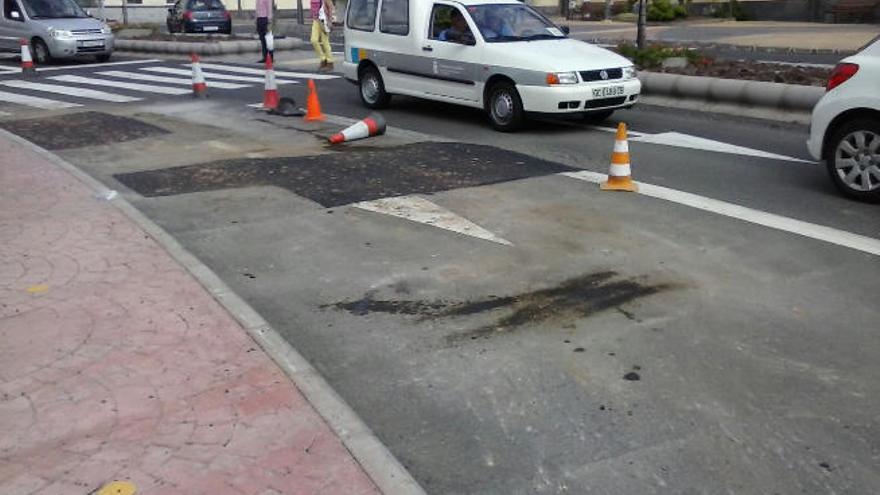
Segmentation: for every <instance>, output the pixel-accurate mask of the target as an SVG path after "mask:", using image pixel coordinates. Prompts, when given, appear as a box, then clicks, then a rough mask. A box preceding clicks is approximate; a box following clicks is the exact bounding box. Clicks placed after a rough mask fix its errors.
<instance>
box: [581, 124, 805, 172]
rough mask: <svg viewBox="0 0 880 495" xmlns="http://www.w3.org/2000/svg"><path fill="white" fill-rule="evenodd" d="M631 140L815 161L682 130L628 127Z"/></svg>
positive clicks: (615, 129)
mask: <svg viewBox="0 0 880 495" xmlns="http://www.w3.org/2000/svg"><path fill="white" fill-rule="evenodd" d="M591 127H592V128H593V129H596V130H597V131H602V132H610V133H616V132H617V128H612V127H602V126H591ZM627 134H629V140H630V141H633V142H637V143H649V144H661V145H663V146H674V147H676V148H687V149H692V150H701V151H714V152H716V153H727V154H731V155H743V156H754V157H758V158H769V159H772V160H782V161H788V162H798V163H810V164H812V163H815V162H812V161H809V160H802V159H800V158H795V157H793V156H786V155H778V154H776V153H770V152H768V151H761V150H756V149H754V148H746V147H745V146H737V145H735V144H730V143H725V142H723V141H715V140H714V139H707V138H702V137H699V136H692V135H690V134H682V133H680V132H662V133H660V134H646V133H644V132H636V131H632V130H629V129H627Z"/></svg>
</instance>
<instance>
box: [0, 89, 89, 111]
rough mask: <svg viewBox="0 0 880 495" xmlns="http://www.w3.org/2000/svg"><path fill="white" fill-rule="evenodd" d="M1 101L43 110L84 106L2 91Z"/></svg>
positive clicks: (0, 94) (0, 93) (0, 92)
mask: <svg viewBox="0 0 880 495" xmlns="http://www.w3.org/2000/svg"><path fill="white" fill-rule="evenodd" d="M0 101H3V102H6V103H15V104H16V105H24V106H27V107H34V108H42V109H43V110H60V109H62V108H75V107H81V106H82V105H80V104H77V103H67V102H64V101H56V100H49V99H46V98H38V97H36V96H27V95H19V94H15V93H7V92H5V91H0Z"/></svg>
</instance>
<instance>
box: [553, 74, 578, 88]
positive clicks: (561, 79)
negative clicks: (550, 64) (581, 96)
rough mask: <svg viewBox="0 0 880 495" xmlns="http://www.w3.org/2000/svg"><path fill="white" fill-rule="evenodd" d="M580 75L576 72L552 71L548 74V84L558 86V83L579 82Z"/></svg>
mask: <svg viewBox="0 0 880 495" xmlns="http://www.w3.org/2000/svg"><path fill="white" fill-rule="evenodd" d="M577 83H578V75H577V73H576V72H551V73H549V74H547V84H548V85H550V86H556V85H557V84H577Z"/></svg>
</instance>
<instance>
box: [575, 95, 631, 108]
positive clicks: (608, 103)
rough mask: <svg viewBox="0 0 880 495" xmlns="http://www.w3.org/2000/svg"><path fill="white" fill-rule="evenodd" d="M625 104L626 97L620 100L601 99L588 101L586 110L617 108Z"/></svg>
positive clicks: (585, 106)
mask: <svg viewBox="0 0 880 495" xmlns="http://www.w3.org/2000/svg"><path fill="white" fill-rule="evenodd" d="M624 103H626V96H621V97H619V98H601V99H598V100H587V101H586V102H585V103H584V108H604V107H616V106H618V105H623V104H624Z"/></svg>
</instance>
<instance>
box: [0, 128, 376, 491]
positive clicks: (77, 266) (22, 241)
mask: <svg viewBox="0 0 880 495" xmlns="http://www.w3.org/2000/svg"><path fill="white" fill-rule="evenodd" d="M0 155H2V156H3V167H2V168H0V342H2V346H0V466H2V467H0V492H2V493H7V494H10V495H13V494H14V495H28V494H45V495H50V494H59V495H61V494H64V495H70V494H74V493H78V494H85V493H93V492H95V491H96V490H98V489H99V488H101V487H102V486H103V485H104V484H106V483H108V482H110V481H113V480H129V481H131V482H132V483H134V485H135V486H136V487H137V490H138V491H137V493H138V494H144V495H149V494H167V495H172V494H174V495H177V494H180V495H183V494H186V495H195V494H205V495H220V494H236V495H238V494H250V495H280V494H318V493H327V494H331V493H346V494H358V495H361V494H362V495H366V494H377V493H379V492H378V490H377V489H376V488H375V486H374V485H373V483H372V482H371V480H370V479H369V478H368V477H367V476H366V475H365V473H364V472H363V471H362V470H361V468H360V466H359V465H358V463H357V462H355V461H354V460H353V459H352V457H351V455H350V454H349V452H348V451H347V450H346V449H345V447H344V446H343V445H342V443H341V442H340V441H339V439H338V438H337V437H336V435H335V434H334V433H333V431H332V430H331V429H330V428H329V427H328V425H327V424H326V423H325V422H324V421H323V419H322V418H321V417H320V416H319V415H318V414H317V413H316V412H315V410H314V409H313V408H312V407H311V405H310V404H309V402H308V401H307V400H305V399H304V398H303V396H302V394H301V393H300V392H299V391H298V390H297V388H296V387H295V386H293V385H292V384H291V382H290V381H289V380H288V379H287V377H286V376H285V375H284V374H283V373H282V372H281V371H280V370H279V369H278V368H277V367H276V366H275V365H274V363H273V362H272V361H271V360H270V359H269V358H268V357H267V356H266V355H265V354H264V353H263V351H262V350H261V349H260V348H259V347H258V346H257V345H256V343H255V342H254V341H253V340H251V339H250V338H249V337H248V336H247V334H246V333H245V332H244V331H243V330H242V328H241V327H240V326H239V324H238V323H236V322H235V320H233V319H232V317H230V315H229V314H228V313H226V311H225V310H224V309H223V308H221V307H220V305H219V304H218V303H217V302H216V301H215V300H214V299H213V298H212V297H211V295H209V294H208V293H207V292H206V291H205V289H203V288H202V287H201V286H200V285H199V284H198V283H197V282H196V281H195V280H194V279H193V278H192V277H191V276H190V275H189V274H188V273H187V272H186V271H185V270H184V269H183V268H182V267H181V266H179V265H178V264H177V263H176V262H175V261H174V260H172V258H171V257H170V256H169V255H168V254H167V253H166V252H165V251H164V250H163V249H162V248H161V247H160V246H158V245H157V244H156V242H155V241H154V240H153V239H152V238H150V236H148V235H146V234H145V233H144V231H142V230H141V229H140V228H138V227H137V226H136V225H134V224H133V223H132V222H131V221H130V220H129V219H128V218H126V217H125V216H124V215H123V214H122V213H121V212H120V211H119V210H117V209H116V208H115V207H113V206H112V205H110V204H109V203H108V202H107V201H106V198H98V197H95V191H92V190H89V188H88V187H86V186H85V185H84V184H82V183H80V182H78V181H77V180H76V179H74V178H73V177H72V176H70V175H68V174H67V173H66V172H64V171H63V170H61V169H59V168H57V166H55V165H53V164H52V163H50V162H49V161H47V160H46V159H45V158H44V157H43V156H42V155H39V154H36V153H34V152H32V151H30V150H29V149H26V148H24V147H22V146H21V145H19V144H15V143H14V142H12V141H10V140H9V139H8V138H7V137H5V136H0Z"/></svg>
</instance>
